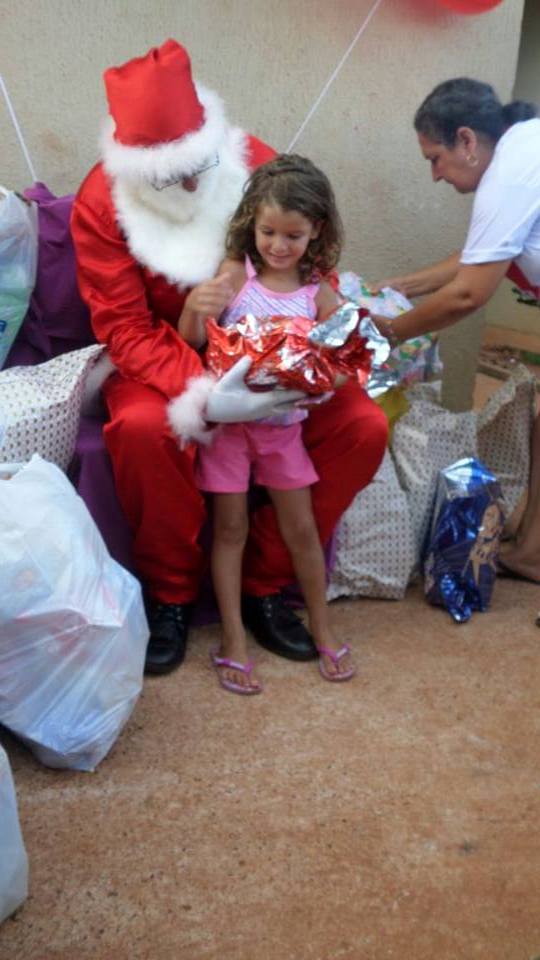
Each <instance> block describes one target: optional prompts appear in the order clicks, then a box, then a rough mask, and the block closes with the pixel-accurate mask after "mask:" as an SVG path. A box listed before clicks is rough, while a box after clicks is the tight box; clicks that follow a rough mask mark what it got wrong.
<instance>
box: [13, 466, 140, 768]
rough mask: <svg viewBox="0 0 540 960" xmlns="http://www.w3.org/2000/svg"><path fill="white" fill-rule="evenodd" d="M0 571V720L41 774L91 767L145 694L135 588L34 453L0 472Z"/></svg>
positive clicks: (63, 482) (66, 485)
mask: <svg viewBox="0 0 540 960" xmlns="http://www.w3.org/2000/svg"><path fill="white" fill-rule="evenodd" d="M2 474H3V478H2ZM6 478H7V479H6ZM0 570H1V574H2V590H1V593H0V723H3V724H4V725H5V726H6V727H8V728H9V729H10V730H11V731H12V732H13V733H14V734H16V735H17V736H19V737H21V738H22V739H23V740H24V741H25V742H26V743H27V744H28V745H29V746H30V747H31V749H32V750H33V752H34V753H35V754H36V756H37V757H38V759H40V760H41V761H42V762H43V763H45V764H47V765H48V766H51V767H71V768H74V769H76V770H92V769H94V767H95V766H96V765H97V764H98V763H99V762H100V761H101V760H102V759H103V757H104V756H105V755H106V754H107V752H108V750H109V749H110V747H111V746H112V744H113V743H114V741H115V740H116V738H117V737H118V735H119V733H120V731H121V729H122V727H123V726H124V724H125V722H126V721H127V719H128V717H129V715H130V713H131V711H132V710H133V707H134V705H135V702H136V700H137V698H138V696H139V693H140V691H141V688H142V676H143V666H144V659H145V652H146V646H147V642H148V636H149V631H148V625H147V622H146V617H145V613H144V607H143V603H142V598H141V589H140V585H139V583H138V581H137V580H136V579H135V578H134V577H133V576H132V575H131V574H130V573H128V572H127V570H124V568H123V567H121V566H120V565H119V564H118V563H116V561H114V560H113V559H112V558H111V557H110V555H109V553H108V552H107V549H106V547H105V544H104V543H103V540H102V539H101V536H100V534H99V532H98V530H97V527H96V525H95V523H94V521H93V520H92V518H91V516H90V514H89V512H88V510H87V508H86V506H85V504H84V503H83V501H82V500H81V498H80V497H79V496H78V495H77V494H76V492H75V490H74V489H73V487H72V486H71V484H70V482H69V481H68V480H67V478H66V477H65V476H64V474H63V473H62V471H61V470H59V469H58V467H56V466H55V465H54V464H52V463H48V462H47V461H45V460H43V459H42V458H41V457H39V456H37V455H36V456H34V457H32V459H31V461H30V463H29V464H26V465H25V466H22V467H20V468H17V467H15V468H11V467H10V466H9V465H4V466H3V467H0Z"/></svg>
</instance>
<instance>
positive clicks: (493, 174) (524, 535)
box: [377, 77, 540, 583]
mask: <svg viewBox="0 0 540 960" xmlns="http://www.w3.org/2000/svg"><path fill="white" fill-rule="evenodd" d="M414 126H415V129H416V132H417V134H418V141H419V144H420V149H421V151H422V153H423V155H424V157H425V158H426V160H429V162H430V164H431V175H432V177H433V179H434V180H435V181H439V180H445V181H446V182H447V183H450V184H452V186H453V187H455V189H456V190H457V191H458V192H459V193H474V194H475V197H474V204H473V210H472V215H471V221H470V225H469V231H468V234H467V239H466V241H465V246H464V248H463V250H461V251H459V252H456V253H453V254H451V255H450V256H449V257H448V258H447V259H445V260H443V261H441V262H440V263H436V264H434V265H432V266H430V267H427V268H426V269H423V270H419V271H417V272H415V273H412V274H408V275H406V276H400V277H392V278H390V279H389V280H385V281H384V283H381V284H379V285H378V286H379V287H380V286H384V285H386V284H387V285H389V286H392V287H395V288H397V289H399V290H401V291H402V292H403V293H404V294H405V295H406V296H408V297H419V296H422V297H424V299H422V300H421V302H420V303H418V304H417V305H416V306H414V307H413V309H412V310H410V311H408V312H407V313H405V314H402V315H401V316H400V317H399V318H397V319H394V320H388V319H386V318H383V317H378V318H377V325H378V326H379V329H380V330H381V332H382V333H383V334H384V335H385V336H387V337H388V339H389V340H390V342H391V343H392V344H397V343H399V342H401V341H403V340H407V339H409V338H410V337H416V336H418V335H419V334H422V333H428V332H433V331H435V330H442V329H444V328H445V327H448V326H451V325H452V324H454V323H457V321H458V320H461V319H462V318H463V317H466V316H467V315H468V314H470V313H473V312H474V311H475V310H477V309H478V308H479V307H482V306H483V305H484V304H485V303H487V301H488V300H489V298H490V297H491V296H492V295H493V293H494V292H495V290H496V288H497V287H498V285H499V283H500V282H501V280H502V279H503V277H505V276H508V277H510V279H511V280H513V281H514V283H515V284H516V285H517V286H518V287H519V288H520V289H521V290H523V291H524V293H525V294H526V296H527V299H529V300H532V301H533V302H536V303H537V306H538V307H540V119H538V118H537V116H536V108H535V107H534V106H533V105H532V104H529V103H524V102H523V101H519V100H518V101H514V102H513V103H510V104H507V105H506V106H503V104H502V103H501V102H500V100H499V99H498V97H497V95H496V93H495V91H494V90H493V88H492V87H490V86H489V85H488V84H486V83H480V82H479V81H477V80H470V79H468V78H464V77H460V78H457V79H455V80H448V81H446V82H445V83H441V84H439V85H438V86H437V87H435V89H434V90H433V91H432V93H430V95H429V96H428V97H426V99H425V100H424V102H423V103H422V104H421V106H420V107H419V109H418V110H417V112H416V116H415V119H414ZM538 319H539V324H538V327H539V331H540V314H539V315H538ZM504 547H505V550H504V552H503V554H502V560H501V566H503V565H504V568H505V569H506V570H507V571H508V572H512V573H515V574H517V575H519V576H522V577H524V578H526V579H529V580H533V581H535V582H538V583H540V418H539V417H537V419H536V423H535V427H534V431H533V437H532V469H531V478H530V485H529V499H528V504H527V508H526V512H525V514H524V517H523V520H522V523H521V526H520V529H519V531H518V534H517V537H516V540H515V541H513V542H511V543H508V544H505V545H504Z"/></svg>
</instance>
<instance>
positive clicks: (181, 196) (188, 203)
mask: <svg viewBox="0 0 540 960" xmlns="http://www.w3.org/2000/svg"><path fill="white" fill-rule="evenodd" d="M213 173H214V171H212V170H208V171H206V172H205V173H204V174H201V176H200V177H198V178H197V189H196V190H193V191H191V190H185V189H184V187H183V186H182V181H179V182H178V183H174V184H171V186H169V187H165V188H164V189H163V190H156V189H155V187H153V186H152V185H151V184H150V183H148V182H147V181H140V182H139V183H137V184H132V185H131V191H132V193H133V194H134V196H135V197H136V198H137V199H138V201H139V202H140V203H142V204H144V206H146V207H149V208H150V210H153V211H154V212H155V213H158V214H159V215H160V216H161V217H165V219H167V220H170V221H171V222H172V223H189V222H190V221H191V220H193V219H195V218H196V217H197V215H198V214H199V213H200V212H201V211H203V210H205V209H207V207H208V201H209V199H210V196H211V195H212V193H213V190H214V187H215V180H216V178H215V176H213V175H212V174H213Z"/></svg>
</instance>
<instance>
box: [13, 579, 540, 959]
mask: <svg viewBox="0 0 540 960" xmlns="http://www.w3.org/2000/svg"><path fill="white" fill-rule="evenodd" d="M539 593H540V591H538V588H537V587H535V586H533V585H530V584H525V583H518V582H515V581H510V580H500V581H498V583H497V585H496V591H495V596H494V601H493V606H492V608H491V610H490V611H489V612H488V613H485V614H477V615H476V616H475V617H474V619H473V620H472V621H471V622H470V623H469V624H466V625H461V626H457V625H456V624H454V623H453V622H452V621H451V620H450V618H449V616H448V615H447V614H446V613H445V612H443V611H442V610H437V609H434V608H431V607H429V606H428V605H427V604H426V603H425V601H424V599H423V597H422V595H421V593H420V590H419V589H418V588H411V589H410V591H409V593H408V595H407V597H406V599H405V600H404V601H402V602H398V603H396V602H391V601H386V602H384V601H369V600H357V601H350V602H337V603H335V604H333V605H332V608H333V611H334V617H335V622H336V624H338V625H339V627H340V630H341V633H342V635H343V636H344V637H348V638H350V640H351V641H352V643H353V645H354V648H355V651H356V655H357V658H358V662H359V666H360V673H359V675H358V677H357V678H355V679H354V680H353V681H351V682H350V683H348V684H344V685H343V686H341V687H336V686H331V685H330V684H325V683H324V682H323V681H322V680H320V679H319V676H318V673H317V671H316V667H315V665H313V664H293V663H289V662H287V661H285V660H281V659H278V658H276V657H273V656H272V655H271V654H268V653H266V652H264V651H262V650H261V651H257V654H258V658H259V660H260V672H261V674H262V676H263V677H264V680H265V681H266V690H265V692H264V694H263V695H262V696H260V697H255V698H245V699H242V698H240V697H235V696H233V695H228V694H227V693H225V692H224V691H222V690H221V688H219V687H218V685H217V681H216V679H215V677H214V675H213V673H212V671H211V669H210V666H209V660H208V651H209V648H210V646H211V644H212V643H213V642H215V641H216V638H217V631H218V628H217V627H207V628H204V629H200V630H198V631H195V632H194V634H193V640H192V643H191V646H190V650H189V654H188V657H187V662H186V664H185V665H184V666H183V667H182V669H181V670H180V671H179V672H177V673H175V674H173V675H171V676H169V677H166V678H152V679H151V680H149V681H148V682H147V683H146V686H145V690H144V694H143V696H142V699H141V700H140V701H139V704H138V706H137V708H136V710H135V713H134V715H133V717H132V719H131V721H130V723H129V724H128V726H127V728H126V729H125V731H124V733H123V735H122V736H121V738H120V740H119V742H118V743H117V744H116V746H115V747H114V749H113V750H112V752H111V753H110V755H109V757H108V758H107V759H106V760H105V761H104V762H103V763H102V765H101V766H100V767H99V768H98V770H97V772H96V773H94V774H82V773H61V772H55V771H51V770H47V769H45V768H43V767H41V766H39V764H38V763H37V762H36V761H35V760H33V758H32V757H31V756H30V754H28V753H27V752H26V751H25V750H24V748H23V747H21V746H19V745H18V744H17V743H15V741H14V740H12V739H11V738H8V737H7V736H6V737H5V741H7V749H8V753H9V756H10V759H11V763H12V768H13V773H14V777H15V781H16V785H17V790H18V796H19V805H20V817H21V825H22V829H23V833H24V837H25V841H26V846H27V850H28V854H29V858H30V866H31V887H30V897H29V899H28V901H27V903H26V904H25V906H24V907H23V908H22V909H21V910H20V911H19V913H18V914H17V915H16V916H15V918H14V919H12V920H8V921H6V922H5V923H4V924H3V926H2V928H1V930H0V956H1V957H2V958H3V960H218V958H220V960H229V958H230V960H253V958H260V960H338V958H340V960H383V958H386V957H390V958H391V957H395V958H400V960H409V958H410V960H433V958H437V960H473V958H481V960H487V958H489V960H531V958H533V957H537V956H538V955H539V954H540V831H539V830H538V823H539V820H540V767H539V762H538V758H539V749H538V742H539V738H538V735H539V733H540V712H539V707H540V658H539V641H540V630H538V628H537V627H536V626H534V616H535V614H536V613H537V609H538V606H539V600H540V597H539V596H538V594H539ZM3 739H4V738H3Z"/></svg>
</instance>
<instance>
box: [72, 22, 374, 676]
mask: <svg viewBox="0 0 540 960" xmlns="http://www.w3.org/2000/svg"><path fill="white" fill-rule="evenodd" d="M104 79H105V86H106V91H107V97H108V102H109V111H110V117H109V120H108V123H107V127H106V129H105V131H104V135H103V140H102V157H103V159H102V161H101V162H100V163H98V164H97V165H96V166H95V167H94V168H93V169H92V170H91V171H90V173H89V174H88V176H87V177H86V179H85V180H84V182H83V184H82V186H81V188H80V190H79V192H78V194H77V197H76V200H75V204H74V207H73V215H72V233H73V240H74V243H75V249H76V254H77V264H78V279H79V286H80V290H81V294H82V296H83V298H84V300H85V301H86V303H87V304H88V306H89V308H90V312H91V318H92V325H93V329H94V332H95V335H96V338H97V339H98V341H100V342H102V343H104V344H106V346H107V350H108V353H109V356H110V358H111V360H112V363H113V364H114V367H115V369H114V372H113V373H112V374H111V375H110V376H109V377H108V379H107V380H106V382H105V384H104V386H103V393H104V398H105V402H106V405H107V409H108V412H109V420H108V423H107V424H106V426H105V441H106V445H107V448H108V450H109V453H110V456H111V459H112V463H113V469H114V475H115V482H116V486H117V490H118V496H119V499H120V502H121V504H122V508H123V510H124V512H125V515H126V517H127V519H128V522H129V524H130V526H131V529H132V531H133V538H134V558H135V563H136V567H137V571H138V574H139V576H140V578H141V581H142V582H143V584H144V587H145V592H146V596H147V607H148V616H149V624H150V631H151V637H150V642H149V645H148V652H147V659H146V670H147V671H148V672H154V673H163V672H167V671H169V670H171V669H173V668H174V667H175V666H177V665H178V664H179V663H181V661H182V659H183V657H184V653H185V646H186V639H187V633H188V628H189V621H190V616H191V611H192V608H193V604H194V602H195V601H196V598H197V594H198V591H199V586H200V582H201V577H202V574H203V571H204V557H203V552H202V549H201V545H200V543H199V535H200V532H201V528H202V526H203V524H204V521H205V519H206V513H205V503H204V499H203V497H202V495H201V494H200V492H199V491H198V489H197V487H196V485H195V482H194V472H193V467H194V458H195V454H196V446H195V444H188V445H184V448H181V446H180V445H179V444H178V442H177V440H176V439H175V437H174V436H173V434H172V433H171V431H170V428H169V426H168V421H167V406H168V404H169V402H170V400H171V399H175V398H178V397H179V396H180V395H181V394H184V393H185V391H186V388H187V385H188V383H189V382H190V381H193V379H195V380H197V379H198V378H199V377H201V375H202V373H203V366H202V361H201V358H200V357H199V355H198V354H197V353H196V352H195V351H194V350H192V349H191V348H190V347H189V346H188V345H187V344H186V343H185V342H184V341H183V340H182V339H181V337H180V336H179V334H178V333H177V331H176V324H177V321H178V317H179V315H180V312H181V310H182V306H183V304H184V302H185V299H186V297H187V296H190V295H192V296H196V297H197V298H202V300H203V301H204V304H205V307H204V309H207V305H211V307H212V309H208V312H209V313H212V312H213V313H215V314H219V312H220V311H221V310H222V309H223V308H224V307H225V306H226V300H224V297H225V294H224V293H223V287H222V286H220V285H219V284H216V283H215V281H213V279H212V278H213V276H214V274H215V271H216V269H217V267H218V265H219V263H220V261H221V259H222V257H223V253H224V238H225V233H226V228H227V223H228V219H229V217H230V215H231V214H232V213H233V211H234V210H235V208H236V206H237V204H238V200H239V198H240V195H241V192H242V187H243V184H244V183H245V181H246V179H247V177H248V175H249V172H250V170H251V169H253V168H254V167H256V166H258V165H259V164H260V163H263V162H265V161H266V160H268V159H270V158H271V157H272V156H273V155H274V151H273V150H271V149H270V148H269V147H267V146H266V145H265V144H263V143H262V142H261V141H259V140H257V139H255V138H254V137H251V136H248V135H247V134H245V133H244V132H243V131H242V130H240V129H238V128H236V127H233V126H231V125H230V124H229V123H228V121H227V119H226V116H225V112H224V108H223V104H222V102H221V100H220V99H219V97H218V96H217V95H216V94H215V93H213V92H212V91H210V90H207V89H206V88H205V87H203V86H202V85H200V84H198V83H194V82H193V80H192V75H191V65H190V60H189V57H188V54H187V52H186V51H185V49H184V48H183V47H182V46H181V45H180V44H178V43H177V42H176V41H174V40H167V42H166V43H164V44H163V45H162V46H161V47H159V48H154V49H152V50H150V51H149V53H147V54H146V55H145V56H144V57H137V58H135V59H134V60H130V61H129V62H128V63H126V64H124V65H123V66H121V67H113V68H111V69H109V70H107V71H106V72H105V76H104ZM195 285H197V290H196V291H192V288H193V287H194V286H195ZM199 306H200V304H199ZM244 373H245V366H244V365H243V363H242V362H241V366H240V368H236V369H233V371H231V372H230V373H229V374H228V375H227V376H226V377H224V378H223V379H222V380H221V381H219V382H218V383H215V384H211V385H210V388H209V387H208V382H207V381H205V380H200V382H201V384H202V383H204V389H203V390H202V392H201V393H200V395H199V399H198V401H194V402H195V404H196V409H195V419H196V421H198V424H199V427H200V422H201V421H202V422H203V425H204V419H205V418H206V420H208V421H212V422H219V421H234V420H238V421H242V420H249V419H255V418H259V417H264V416H267V415H269V414H271V413H274V412H275V409H276V405H279V404H282V403H287V402H290V401H292V400H293V399H295V397H296V396H297V394H293V395H292V396H291V395H288V394H287V392H286V391H279V390H278V391H270V392H267V393H253V392H251V391H250V390H249V389H248V388H247V387H246V386H245V384H244V380H243V376H244ZM195 392H196V391H195ZM193 396H194V393H193V387H192V388H191V393H190V397H193ZM386 434H387V427H386V420H385V417H384V415H383V414H382V413H381V411H380V410H379V408H378V407H377V406H375V405H374V404H373V403H372V402H371V400H370V399H369V398H368V397H367V395H366V394H365V393H364V392H363V391H362V390H361V389H360V388H359V387H358V386H357V385H356V384H353V383H351V384H349V385H347V386H345V387H344V388H342V389H341V390H340V391H338V392H337V393H336V394H335V396H333V397H332V398H331V399H330V400H329V401H328V402H327V403H325V404H323V405H321V406H319V407H316V408H314V409H313V410H312V411H311V413H310V415H309V418H308V419H307V420H306V421H305V427H304V441H305V444H306V447H307V449H308V450H309V453H310V456H311V458H312V460H313V463H314V466H315V469H316V470H317V473H318V474H319V477H320V480H319V483H317V484H316V485H315V487H314V488H313V504H314V511H315V515H316V518H317V522H318V526H319V531H320V535H321V539H322V541H323V542H326V541H327V540H328V539H329V537H330V536H331V533H332V530H333V528H334V526H335V524H336V522H337V520H338V519H339V517H340V515H341V514H342V512H343V511H344V510H345V509H346V508H347V506H348V505H349V503H350V502H351V501H352V499H353V497H354V496H355V494H356V493H357V492H358V491H359V490H360V489H361V488H362V487H364V486H365V485H366V484H367V483H369V481H370V480H371V478H372V477H373V475H374V473H375V471H376V469H377V467H378V465H379V462H380V460H381V458H382V454H383V451H384V447H385V444H386ZM292 579H293V572H292V567H291V561H290V558H289V555H288V552H287V550H286V548H285V545H284V543H283V541H282V540H281V537H280V534H279V531H278V529H277V526H276V521H275V517H274V513H273V508H272V506H271V505H270V504H269V503H265V504H263V505H262V506H261V507H260V508H259V509H257V510H256V512H255V514H254V516H253V520H252V524H251V530H250V542H249V545H248V548H247V550H246V564H245V576H244V583H243V590H244V603H243V615H244V619H245V622H246V625H247V626H248V627H249V628H250V629H251V631H252V632H253V634H254V635H255V637H256V639H257V640H258V641H259V642H260V643H261V644H262V645H263V646H265V647H266V648H267V649H270V650H272V651H273V652H275V653H278V654H281V655H283V656H286V657H289V658H291V659H297V660H307V659H311V658H312V657H316V656H317V652H316V650H315V647H314V644H313V642H312V639H311V637H310V635H309V633H308V632H307V630H306V629H305V627H304V626H303V624H302V622H301V621H300V620H299V619H298V617H297V616H296V615H295V614H294V613H293V612H292V611H291V610H290V609H289V608H288V607H287V606H286V605H285V604H284V603H283V601H282V598H281V594H280V591H281V590H282V588H283V587H284V586H286V585H287V584H288V583H290V582H291V580H292Z"/></svg>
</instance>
